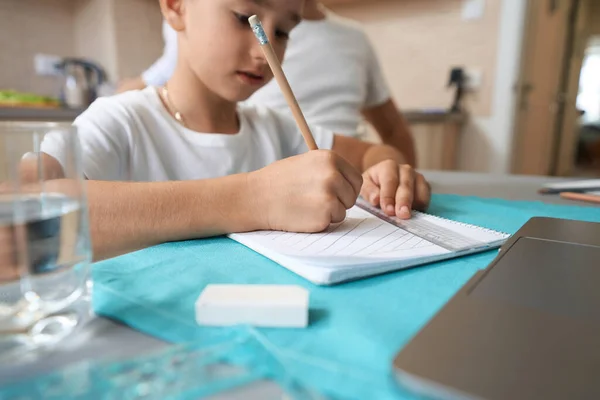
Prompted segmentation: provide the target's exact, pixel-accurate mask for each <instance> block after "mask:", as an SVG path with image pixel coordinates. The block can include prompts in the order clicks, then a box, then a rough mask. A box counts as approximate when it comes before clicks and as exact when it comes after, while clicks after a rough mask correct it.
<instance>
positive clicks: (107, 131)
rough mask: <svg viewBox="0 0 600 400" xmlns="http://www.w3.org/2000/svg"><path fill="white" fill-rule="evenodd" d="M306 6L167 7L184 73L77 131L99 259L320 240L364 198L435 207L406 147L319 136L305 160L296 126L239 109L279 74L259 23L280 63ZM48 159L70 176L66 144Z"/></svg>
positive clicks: (101, 107) (106, 107) (274, 1)
mask: <svg viewBox="0 0 600 400" xmlns="http://www.w3.org/2000/svg"><path fill="white" fill-rule="evenodd" d="M302 6H303V2H302V0H286V1H282V0H161V9H162V12H163V15H164V17H165V19H166V20H167V22H168V23H169V24H170V25H171V26H172V27H173V28H174V29H175V30H176V31H177V32H178V36H179V43H178V44H179V51H178V62H177V67H176V69H175V72H174V74H173V76H172V78H171V79H170V80H169V82H168V83H167V85H166V86H165V87H164V88H162V89H160V90H158V89H157V88H153V87H149V88H146V89H144V90H142V91H132V92H127V93H124V94H122V95H119V96H115V97H112V98H103V99H99V100H98V101H96V102H95V103H94V104H93V105H92V106H91V107H90V108H89V109H88V110H87V111H86V112H84V113H83V114H82V115H81V116H80V117H79V118H78V119H77V120H76V122H75V125H77V127H78V130H79V132H80V140H81V146H82V150H83V153H84V154H83V168H84V173H85V175H86V177H87V178H88V180H89V181H88V203H89V209H90V212H89V213H90V220H91V223H90V226H91V234H92V239H93V244H94V254H95V258H96V259H102V258H106V257H111V256H115V255H118V254H122V253H124V252H127V251H131V250H135V249H139V248H143V247H147V246H150V245H154V244H158V243H162V242H166V241H173V240H183V239H188V238H198V237H206V236H214V235H220V234H225V233H230V232H243V231H252V230H260V229H275V230H285V231H297V232H318V231H321V230H323V229H325V228H326V227H327V226H328V225H329V224H331V223H335V222H340V221H342V220H343V219H344V218H345V214H346V210H347V209H349V208H350V207H352V206H353V204H354V203H355V201H356V198H357V196H358V195H359V194H362V195H363V196H364V197H365V198H366V199H368V200H369V201H371V203H372V204H377V205H380V206H381V207H382V208H383V209H384V210H385V211H386V212H387V213H388V214H390V215H394V214H396V215H398V216H399V217H401V218H408V217H410V209H411V207H413V208H417V209H424V208H426V207H427V205H428V203H429V199H430V191H429V187H428V185H427V183H426V181H425V179H424V178H423V176H422V175H420V174H418V173H416V172H415V171H414V170H413V169H412V168H411V167H410V166H408V165H401V164H403V163H404V162H405V157H404V156H403V155H402V154H400V153H399V152H398V151H397V150H395V149H393V148H391V147H388V146H375V145H370V144H367V143H362V142H360V141H358V140H356V139H352V138H348V137H341V136H334V135H333V134H332V133H331V132H329V131H326V130H324V129H316V128H313V134H314V136H315V140H316V142H317V144H318V145H319V147H320V148H321V149H333V151H329V150H319V151H310V152H306V146H305V145H304V143H303V142H302V136H301V135H300V133H299V131H298V129H297V127H296V126H295V124H294V121H293V120H291V119H289V117H286V116H283V115H280V114H278V113H276V112H274V111H271V110H269V109H266V108H261V107H256V108H253V107H242V106H240V107H238V105H237V103H238V102H239V101H243V100H245V99H247V98H248V97H249V96H250V95H252V94H253V93H254V92H255V91H256V90H257V89H258V88H260V87H262V86H263V85H264V84H265V83H266V82H267V81H268V80H269V79H271V77H272V75H271V71H270V69H269V67H268V64H267V63H266V60H265V59H264V56H263V54H262V50H261V48H260V45H259V44H258V41H257V40H256V38H255V37H254V34H253V32H252V30H251V29H250V27H249V25H248V18H249V16H251V15H253V14H257V15H258V16H259V17H260V19H261V21H262V23H263V27H264V29H265V31H266V32H267V34H268V35H269V37H271V38H273V39H272V45H273V47H274V49H275V51H276V53H277V56H278V57H279V58H280V59H281V58H283V54H284V50H285V46H286V41H287V37H288V35H289V32H290V31H291V29H292V28H293V27H294V26H295V25H296V24H297V23H298V22H299V21H300V19H301V17H300V16H301V15H302ZM208 132H210V133H208ZM42 150H43V152H44V153H45V154H46V155H45V156H44V162H45V164H46V165H45V168H46V170H48V169H50V170H51V171H53V172H52V173H56V171H59V170H60V164H61V163H64V162H65V161H64V160H63V158H64V155H63V154H62V152H61V143H60V137H49V138H48V139H47V140H45V141H44V142H43V144H42ZM359 171H360V172H363V175H362V176H361V174H360V172H359Z"/></svg>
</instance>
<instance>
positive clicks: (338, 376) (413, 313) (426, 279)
mask: <svg viewBox="0 0 600 400" xmlns="http://www.w3.org/2000/svg"><path fill="white" fill-rule="evenodd" d="M429 212H430V213H432V214H435V215H439V216H442V217H446V218H450V219H454V220H457V221H461V222H467V223H472V224H476V225H480V226H483V227H486V228H491V229H496V230H501V231H504V232H508V233H514V232H515V231H517V230H518V229H519V228H520V227H521V225H523V224H524V223H525V222H526V221H527V220H528V219H529V218H530V217H533V216H550V217H559V218H568V219H579V220H587V221H594V222H600V208H587V207H576V206H556V205H548V204H544V203H540V202H514V201H505V200H498V199H482V198H475V197H462V196H455V195H436V196H434V197H433V201H432V205H431V207H430V209H429ZM495 255H496V251H490V252H487V253H484V254H479V255H473V256H469V257H463V258H459V259H454V260H450V261H445V262H440V263H436V264H432V265H429V266H423V267H418V268H414V269H410V270H405V271H399V272H395V273H390V274H387V275H383V276H378V277H374V278H369V279H364V280H361V281H356V282H351V283H345V284H341V285H338V286H334V287H318V286H315V285H312V284H311V283H309V282H308V281H305V280H303V279H302V278H300V277H298V276H296V275H295V274H293V273H291V272H288V271H287V270H286V269H285V268H283V267H280V266H278V265H277V264H275V263H273V262H271V261H270V260H268V259H266V258H264V257H262V256H260V255H259V254H257V253H254V252H252V251H251V250H249V249H247V248H245V247H244V246H242V245H240V244H238V243H236V242H234V241H231V240H229V239H226V238H213V239H208V240H197V241H187V242H179V243H169V244H164V245H160V246H156V247H153V248H149V249H146V250H142V251H138V252H135V253H131V254H128V255H125V256H122V257H118V258H116V259H112V260H108V261H104V262H101V263H97V264H95V265H94V269H93V273H94V282H95V286H94V306H95V310H96V311H97V312H98V313H99V314H101V315H105V316H107V317H110V318H114V319H117V320H120V321H123V322H124V323H126V324H128V325H130V326H131V327H133V328H134V329H138V330H140V331H142V332H145V333H147V334H150V335H152V336H155V337H158V338H161V339H164V340H167V341H171V342H188V341H192V340H198V341H200V342H201V341H202V340H203V337H204V336H205V335H207V334H210V335H214V334H215V333H217V334H218V333H219V332H223V333H227V334H228V335H231V334H237V333H239V334H246V333H247V329H249V328H244V327H238V328H221V329H216V328H212V329H208V328H200V327H198V326H197V325H196V324H195V320H194V302H195V300H196V298H197V297H198V295H199V294H200V292H201V291H202V290H203V288H204V287H205V286H206V285H207V284H209V283H249V284H253V283H262V284H296V285H301V286H303V287H305V288H307V289H309V290H310V295H311V298H310V307H311V313H310V326H309V327H308V328H307V329H257V330H252V331H253V332H255V334H256V335H257V337H259V338H260V340H261V341H263V344H264V345H265V346H266V347H267V348H269V349H270V351H272V352H274V353H275V354H277V357H278V358H279V360H280V362H282V363H283V364H284V365H286V368H287V371H288V372H289V373H291V374H292V375H293V376H295V377H296V378H298V379H299V380H300V381H302V382H304V383H305V384H307V385H309V386H312V387H316V388H318V389H319V390H322V391H324V392H325V393H328V394H333V395H335V396H339V397H341V398H361V399H364V398H390V399H393V398H414V397H413V396H411V395H409V394H407V393H405V392H403V391H401V390H400V389H397V387H396V385H395V384H394V382H393V379H392V377H391V368H390V366H391V361H392V359H393V357H394V355H395V353H396V352H397V351H398V350H399V349H400V348H401V347H402V346H403V345H404V344H406V343H407V341H408V340H410V338H411V337H412V336H414V335H415V334H416V333H417V331H418V330H419V329H420V328H421V327H422V326H423V325H424V324H425V323H426V322H427V321H428V320H429V319H430V318H431V317H432V316H433V315H434V314H435V313H436V312H437V311H438V310H439V309H440V308H441V307H442V306H443V305H444V303H445V302H446V301H447V300H448V299H449V298H450V297H451V296H452V295H453V294H454V293H456V291H457V290H459V289H460V287H461V286H462V285H463V284H464V283H465V282H466V281H468V280H469V278H470V277H471V276H472V275H473V274H474V273H475V272H476V271H477V270H479V269H482V268H485V267H486V266H487V265H488V264H489V263H490V262H491V261H492V259H493V258H494V257H495ZM244 332H246V333H244ZM257 357H258V356H257ZM316 366H318V367H316Z"/></svg>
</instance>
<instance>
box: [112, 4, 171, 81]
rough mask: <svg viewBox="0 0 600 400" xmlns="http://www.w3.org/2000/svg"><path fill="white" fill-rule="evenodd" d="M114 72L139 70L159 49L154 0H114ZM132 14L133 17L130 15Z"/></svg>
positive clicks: (121, 74) (157, 11)
mask: <svg viewBox="0 0 600 400" xmlns="http://www.w3.org/2000/svg"><path fill="white" fill-rule="evenodd" d="M113 7H114V24H115V26H114V29H115V31H114V32H115V33H114V34H115V37H117V38H118V40H117V42H116V46H117V48H116V59H117V67H116V69H117V76H118V77H119V78H125V77H133V76H137V75H139V74H140V73H142V72H143V71H144V70H145V69H146V68H148V67H149V66H150V65H152V63H153V62H154V61H156V59H157V58H159V57H160V55H161V54H162V51H163V39H162V14H161V12H160V6H159V3H158V0H114V6H113ZM132 15H135V18H132V17H131V16H132Z"/></svg>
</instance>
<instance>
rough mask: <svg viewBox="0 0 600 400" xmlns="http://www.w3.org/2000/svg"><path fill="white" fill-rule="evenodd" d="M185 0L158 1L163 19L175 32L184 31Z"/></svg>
mask: <svg viewBox="0 0 600 400" xmlns="http://www.w3.org/2000/svg"><path fill="white" fill-rule="evenodd" d="M186 1H187V0H160V10H161V12H162V15H163V17H164V19H165V20H166V21H167V23H168V24H169V25H171V28H173V29H174V30H176V31H177V32H180V31H183V30H184V29H185V19H184V18H183V15H184V13H185V3H186Z"/></svg>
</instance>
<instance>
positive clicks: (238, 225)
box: [45, 174, 264, 260]
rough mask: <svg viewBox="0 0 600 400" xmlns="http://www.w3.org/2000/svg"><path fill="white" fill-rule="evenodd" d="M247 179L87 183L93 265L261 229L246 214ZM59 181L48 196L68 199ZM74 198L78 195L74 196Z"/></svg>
mask: <svg viewBox="0 0 600 400" xmlns="http://www.w3.org/2000/svg"><path fill="white" fill-rule="evenodd" d="M247 179H248V176H247V174H239V175H231V176H227V177H223V178H216V179H206V180H197V181H170V182H112V181H86V186H87V199H88V200H87V201H88V209H89V219H90V224H89V226H90V234H91V239H92V244H93V253H94V260H102V259H106V258H110V257H114V256H118V255H121V254H124V253H127V252H130V251H134V250H139V249H142V248H145V247H148V246H152V245H155V244H159V243H164V242H169V241H177V240H186V239H191V238H201V237H209V236H216V235H222V234H226V233H231V232H246V231H251V230H254V229H257V228H258V227H260V226H264V224H262V223H261V221H259V220H258V219H259V218H261V214H260V213H253V212H247V210H248V208H251V204H250V203H251V202H252V201H253V200H252V198H247V194H248V191H246V190H245V188H246V187H247V185H248V183H247ZM73 185H74V182H73V181H72V180H68V179H57V180H52V181H47V182H46V183H45V187H46V190H54V191H58V192H61V193H68V192H69V190H71V188H73ZM74 191H75V192H77V191H76V189H75V190H74Z"/></svg>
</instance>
